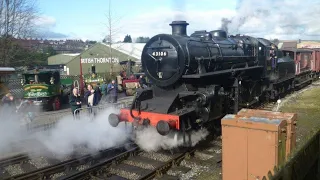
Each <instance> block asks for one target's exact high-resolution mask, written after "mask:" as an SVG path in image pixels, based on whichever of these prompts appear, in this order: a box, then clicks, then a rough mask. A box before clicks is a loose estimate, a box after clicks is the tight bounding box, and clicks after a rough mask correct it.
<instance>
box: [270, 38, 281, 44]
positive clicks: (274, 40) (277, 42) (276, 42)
mask: <svg viewBox="0 0 320 180" xmlns="http://www.w3.org/2000/svg"><path fill="white" fill-rule="evenodd" d="M271 42H273V43H274V44H276V45H278V44H279V43H280V41H279V39H273V40H272V41H271Z"/></svg>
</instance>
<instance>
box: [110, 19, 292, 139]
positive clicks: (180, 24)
mask: <svg viewBox="0 0 320 180" xmlns="http://www.w3.org/2000/svg"><path fill="white" fill-rule="evenodd" d="M170 25H171V26H172V34H158V35H156V36H154V37H152V38H151V39H150V41H149V42H148V43H146V45H145V47H144V49H143V52H142V57H141V62H142V67H143V70H144V72H145V74H146V76H147V77H148V78H149V79H150V80H151V81H152V82H153V84H154V86H153V87H152V88H150V89H147V90H142V91H140V92H138V93H137V95H136V97H135V100H134V103H133V104H132V106H131V107H130V108H123V109H121V111H120V114H111V115H110V116H109V122H110V124H111V125H112V126H114V127H116V126H117V125H118V123H119V122H121V121H127V122H133V123H134V124H146V125H152V126H155V127H156V129H157V131H158V133H160V134H161V135H168V134H170V132H177V131H178V132H182V133H184V134H185V133H187V132H188V131H190V130H196V129H199V128H201V127H207V126H219V121H218V119H219V118H220V117H222V116H223V115H225V114H226V113H230V112H237V111H238V110H239V107H243V106H244V107H248V106H250V105H252V104H255V103H256V102H258V101H259V100H260V99H261V98H263V99H265V98H267V99H269V98H271V99H275V98H278V97H279V95H280V94H281V89H283V88H285V89H290V88H292V87H291V86H292V83H293V79H294V73H295V69H294V62H293V60H292V59H290V58H287V57H281V56H282V55H281V53H279V50H278V48H277V46H276V45H275V44H273V43H271V42H270V41H268V40H266V39H263V38H254V37H250V36H243V35H235V36H229V37H228V36H227V33H226V32H225V31H223V30H215V31H210V32H207V31H204V30H202V31H196V32H194V33H193V34H191V35H190V36H188V35H187V28H186V27H187V25H189V24H188V23H187V22H186V21H173V22H172V23H171V24H170Z"/></svg>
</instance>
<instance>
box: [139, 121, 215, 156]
mask: <svg viewBox="0 0 320 180" xmlns="http://www.w3.org/2000/svg"><path fill="white" fill-rule="evenodd" d="M208 134H209V132H208V131H207V130H206V129H201V130H199V131H194V132H191V145H192V146H195V145H196V144H197V143H198V142H199V141H201V140H204V139H205V138H206V137H207V135H208ZM188 140H189V139H188V136H186V142H187V143H188ZM136 143H137V145H138V146H139V147H140V148H141V149H143V150H144V151H147V152H149V151H158V150H160V149H165V150H168V149H174V148H177V147H179V146H182V145H183V138H182V136H181V134H179V135H178V134H176V135H175V136H174V137H170V136H162V135H160V134H159V133H158V132H157V130H156V129H155V128H154V127H147V128H144V129H142V130H140V131H137V132H136Z"/></svg>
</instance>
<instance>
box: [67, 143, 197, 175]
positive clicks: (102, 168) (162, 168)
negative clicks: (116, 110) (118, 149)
mask: <svg viewBox="0 0 320 180" xmlns="http://www.w3.org/2000/svg"><path fill="white" fill-rule="evenodd" d="M139 152H142V151H141V150H140V149H139V148H136V149H133V150H132V151H131V152H125V153H122V154H120V155H118V156H116V157H113V158H111V159H108V160H106V161H103V162H101V163H99V164H96V165H94V166H92V167H90V168H88V169H86V170H83V171H81V172H78V173H75V174H73V175H70V176H68V177H66V178H64V180H75V179H77V180H80V179H81V180H85V179H88V178H89V179H90V178H93V179H95V178H96V179H100V177H102V176H103V177H106V176H117V175H115V174H113V173H110V172H108V170H107V169H109V168H111V167H112V166H113V165H114V166H117V165H121V163H122V162H123V161H125V160H127V159H128V158H129V157H132V156H136V157H137V156H139V155H138V154H139ZM194 152H195V148H193V149H190V150H186V151H184V152H181V153H177V154H175V155H174V156H173V157H172V158H170V159H169V160H167V161H165V162H162V161H159V165H158V166H157V167H155V168H154V169H153V170H148V169H144V168H138V167H137V168H138V169H141V170H142V171H143V172H140V173H143V174H142V175H140V176H139V177H136V178H134V179H139V180H149V179H153V178H154V177H156V176H162V175H163V174H165V173H166V172H167V171H168V170H169V169H170V168H171V167H173V166H176V165H178V164H180V162H181V161H182V160H183V159H184V158H189V157H190V155H191V154H193V153H194ZM136 170H137V169H136ZM140 173H138V174H140ZM104 175H106V176H104ZM119 178H120V177H119ZM122 179H123V177H122Z"/></svg>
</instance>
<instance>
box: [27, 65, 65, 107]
mask: <svg viewBox="0 0 320 180" xmlns="http://www.w3.org/2000/svg"><path fill="white" fill-rule="evenodd" d="M22 75H23V79H22V81H21V83H22V85H23V91H24V94H23V99H24V100H25V101H27V102H28V104H29V105H34V106H42V108H43V110H59V109H60V108H61V104H62V103H66V102H68V95H69V94H70V89H71V87H70V85H68V86H66V85H64V84H62V83H61V80H60V72H59V70H49V69H44V70H32V71H28V72H25V73H23V74H22Z"/></svg>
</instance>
